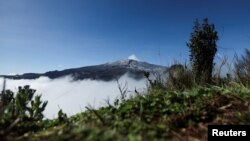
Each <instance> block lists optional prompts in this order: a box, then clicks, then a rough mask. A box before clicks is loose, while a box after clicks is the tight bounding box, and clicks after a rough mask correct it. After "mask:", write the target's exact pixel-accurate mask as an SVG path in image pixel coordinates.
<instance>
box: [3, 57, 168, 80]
mask: <svg viewBox="0 0 250 141" xmlns="http://www.w3.org/2000/svg"><path fill="white" fill-rule="evenodd" d="M145 71H146V72H151V73H156V72H157V73H164V72H166V71H167V67H164V66H161V65H155V64H151V63H147V62H143V61H138V60H133V59H124V60H118V61H115V62H111V63H105V64H99V65H93V66H84V67H79V68H69V69H64V70H54V71H48V72H45V73H24V74H21V75H0V77H5V78H8V79H37V78H39V77H42V76H44V77H48V78H50V79H56V78H60V77H64V76H68V75H71V76H72V77H73V79H74V80H83V79H92V80H103V81H110V80H114V79H118V78H120V77H121V76H122V75H124V74H126V73H127V74H128V76H129V77H131V78H134V79H137V80H138V79H141V78H143V77H144V72H145Z"/></svg>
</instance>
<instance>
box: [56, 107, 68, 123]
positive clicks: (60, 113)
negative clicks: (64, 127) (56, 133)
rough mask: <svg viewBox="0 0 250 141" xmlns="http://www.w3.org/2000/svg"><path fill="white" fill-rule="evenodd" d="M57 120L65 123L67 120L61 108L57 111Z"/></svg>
mask: <svg viewBox="0 0 250 141" xmlns="http://www.w3.org/2000/svg"><path fill="white" fill-rule="evenodd" d="M57 116H58V117H57V120H58V122H59V123H65V122H67V121H68V118H67V114H65V113H63V111H62V109H60V110H59V111H58V114H57Z"/></svg>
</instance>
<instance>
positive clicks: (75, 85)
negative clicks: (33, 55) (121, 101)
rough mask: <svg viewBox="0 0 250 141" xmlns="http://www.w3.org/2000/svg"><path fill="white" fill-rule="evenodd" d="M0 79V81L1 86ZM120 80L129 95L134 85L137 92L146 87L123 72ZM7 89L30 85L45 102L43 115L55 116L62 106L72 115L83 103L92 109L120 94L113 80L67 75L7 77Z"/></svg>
mask: <svg viewBox="0 0 250 141" xmlns="http://www.w3.org/2000/svg"><path fill="white" fill-rule="evenodd" d="M1 82H3V81H0V88H2V83H1ZM119 82H120V83H123V84H125V83H126V82H127V84H128V90H129V91H130V92H129V93H128V94H129V95H133V94H134V90H135V88H136V89H137V90H138V91H144V90H145V89H146V81H145V80H144V79H143V80H140V81H137V80H134V79H132V78H129V77H128V76H127V75H124V76H122V77H121V78H120V80H119ZM6 84H7V85H6V89H11V90H13V91H14V92H16V91H17V89H18V86H24V85H30V87H31V88H32V89H36V90H37V91H36V94H41V95H42V99H43V100H47V101H48V105H47V107H46V109H45V111H44V114H45V117H46V118H56V117H57V112H58V111H59V109H60V108H61V109H62V110H63V112H65V113H67V114H68V115H73V114H76V113H79V112H81V111H84V110H85V106H88V105H91V106H93V107H94V108H98V107H100V106H105V105H106V103H105V100H106V99H108V98H109V100H110V102H113V101H114V100H115V98H117V97H119V96H120V93H119V90H118V87H117V82H116V81H109V82H105V81H96V80H81V81H80V80H79V81H73V80H72V78H71V77H70V76H67V77H63V78H59V79H49V78H47V77H40V78H38V79H34V80H11V79H7V83H6Z"/></svg>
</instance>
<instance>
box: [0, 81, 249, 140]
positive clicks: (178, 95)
mask: <svg viewBox="0 0 250 141" xmlns="http://www.w3.org/2000/svg"><path fill="white" fill-rule="evenodd" d="M249 103H250V88H248V87H244V86H242V85H239V84H237V83H232V84H230V85H229V86H224V87H218V86H207V87H201V86H197V87H196V88H193V89H188V90H182V91H170V90H166V89H164V88H154V89H151V90H149V91H148V92H147V93H145V94H140V95H137V96H135V97H133V98H131V99H128V100H125V101H121V100H118V99H117V100H116V101H115V103H114V104H112V105H109V106H107V107H102V108H100V109H92V108H91V107H89V108H88V110H86V111H85V112H83V113H79V114H76V115H74V116H71V117H69V118H67V120H65V121H63V122H58V120H57V119H55V120H45V121H43V124H44V128H43V129H41V130H40V131H37V132H32V131H31V132H28V133H25V134H24V135H22V136H17V137H16V136H11V135H8V136H6V137H5V138H4V139H6V140H14V139H15V140H38V141H39V140H85V141H99V140H100V141H117V140H120V141H141V140H143V141H154V140H157V141H161V140H175V139H180V138H181V139H187V140H193V139H201V140H206V134H207V125H208V124H250V110H249V109H250V106H249Z"/></svg>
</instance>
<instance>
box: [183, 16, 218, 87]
mask: <svg viewBox="0 0 250 141" xmlns="http://www.w3.org/2000/svg"><path fill="white" fill-rule="evenodd" d="M193 29H194V31H193V32H192V33H191V37H190V40H189V42H188V43H187V46H188V47H189V49H190V62H191V65H192V70H193V72H194V75H195V81H196V82H198V83H210V82H211V78H212V71H213V66H214V63H213V60H214V56H215V54H216V52H217V45H216V42H217V40H218V36H217V31H215V26H214V24H209V23H208V19H207V18H205V19H204V20H203V23H202V24H200V23H199V21H198V19H196V20H195V23H194V27H193Z"/></svg>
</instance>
